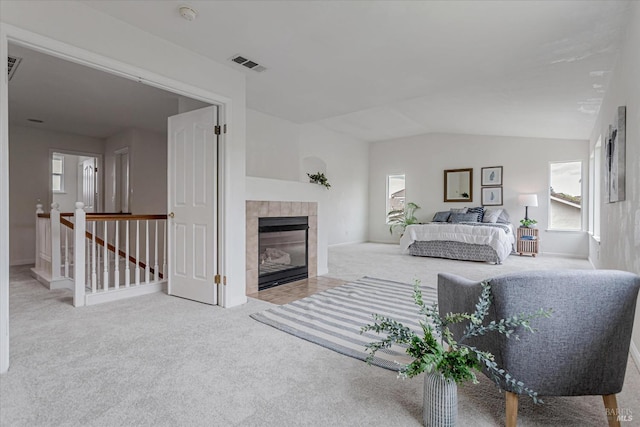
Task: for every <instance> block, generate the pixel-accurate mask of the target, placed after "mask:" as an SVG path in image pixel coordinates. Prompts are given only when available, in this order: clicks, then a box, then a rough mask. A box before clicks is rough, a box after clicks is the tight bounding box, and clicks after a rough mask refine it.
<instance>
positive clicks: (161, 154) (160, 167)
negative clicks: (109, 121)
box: [105, 129, 167, 215]
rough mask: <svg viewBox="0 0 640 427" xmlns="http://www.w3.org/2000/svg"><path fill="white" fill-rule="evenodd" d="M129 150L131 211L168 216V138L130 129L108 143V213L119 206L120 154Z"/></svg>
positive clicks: (106, 149)
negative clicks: (117, 191) (121, 151)
mask: <svg viewBox="0 0 640 427" xmlns="http://www.w3.org/2000/svg"><path fill="white" fill-rule="evenodd" d="M125 147H127V148H128V149H129V188H130V194H129V210H130V212H131V213H132V214H134V215H142V214H164V213H167V135H166V134H165V133H160V132H151V131H148V130H144V129H127V130H126V131H124V132H121V133H119V134H117V135H113V136H111V137H109V138H107V139H106V142H105V175H106V178H105V181H106V184H105V199H106V200H107V204H106V206H107V207H106V209H105V211H107V212H113V210H114V207H115V196H116V192H115V187H114V185H115V172H116V168H115V158H116V154H115V153H116V151H118V150H121V149H123V148H125Z"/></svg>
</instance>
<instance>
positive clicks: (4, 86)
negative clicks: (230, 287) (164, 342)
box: [0, 22, 233, 374]
mask: <svg viewBox="0 0 640 427" xmlns="http://www.w3.org/2000/svg"><path fill="white" fill-rule="evenodd" d="M9 43H11V44H15V45H18V46H22V47H26V48H28V49H32V50H35V51H38V52H41V53H44V54H47V55H51V56H54V57H57V58H60V59H64V60H66V61H69V62H73V63H76V64H80V65H84V66H87V67H90V68H93V69H96V70H100V71H104V72H107V73H109V74H113V75H116V76H120V77H123V78H126V79H128V80H134V81H137V82H139V83H143V84H147V85H149V86H153V87H155V88H158V89H162V90H166V91H168V92H172V93H175V94H177V95H182V96H186V97H188V98H193V99H196V100H199V101H202V102H206V103H208V104H212V105H216V106H218V118H219V123H223V124H226V125H227V126H228V127H229V128H233V126H232V120H231V119H232V117H231V116H232V115H231V111H232V102H231V99H230V98H228V97H225V96H222V95H219V94H217V93H214V92H211V91H209V90H206V89H202V88H200V87H197V86H192V85H190V84H187V83H184V82H181V81H179V80H175V79H172V78H169V77H166V76H163V75H161V74H157V73H155V72H153V71H149V70H147V69H145V68H140V67H136V66H132V65H129V64H126V63H124V62H120V61H118V60H115V59H112V58H109V57H106V56H103V55H101V54H98V53H95V52H92V51H88V50H85V49H81V48H78V47H75V46H73V45H70V44H67V43H65V42H61V41H59V40H56V39H53V38H50V37H47V36H42V35H40V34H36V33H33V32H31V31H28V30H24V29H22V28H19V27H16V26H13V25H10V24H6V23H4V22H0V57H3V58H6V57H7V55H8V52H9ZM0 64H1V67H0V73H3V75H4V78H2V81H1V82H0V234H1V235H3V236H9V172H8V170H9V111H8V108H9V81H8V78H7V73H8V70H7V61H0ZM231 141H232V135H231V134H226V133H222V134H221V135H218V150H219V151H218V154H219V157H218V201H219V208H218V224H217V226H218V230H219V235H218V248H219V250H218V268H219V271H218V274H220V275H225V274H226V273H225V267H226V265H227V260H226V257H225V252H226V251H225V248H226V247H227V245H228V241H227V238H226V233H225V227H224V226H223V225H224V224H226V215H225V206H227V199H228V197H229V196H228V190H227V189H228V188H230V183H228V182H227V181H228V180H227V175H228V169H227V165H226V158H227V156H228V152H229V149H228V145H229V144H230V143H231ZM218 301H219V304H221V305H222V306H226V305H227V302H226V292H225V289H224V286H218ZM9 345H10V342H9V239H8V238H3V239H0V374H4V373H6V372H7V371H8V370H9Z"/></svg>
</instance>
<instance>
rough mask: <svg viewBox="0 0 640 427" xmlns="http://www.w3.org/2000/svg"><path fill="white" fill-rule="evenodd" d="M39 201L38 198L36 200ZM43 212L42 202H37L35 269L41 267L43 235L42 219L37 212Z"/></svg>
mask: <svg viewBox="0 0 640 427" xmlns="http://www.w3.org/2000/svg"><path fill="white" fill-rule="evenodd" d="M38 201H40V200H38ZM41 213H44V210H42V203H38V204H37V205H36V270H38V271H40V270H41V269H42V254H41V252H42V245H44V240H43V238H42V237H43V235H42V231H43V228H42V221H41V219H40V217H38V214H41Z"/></svg>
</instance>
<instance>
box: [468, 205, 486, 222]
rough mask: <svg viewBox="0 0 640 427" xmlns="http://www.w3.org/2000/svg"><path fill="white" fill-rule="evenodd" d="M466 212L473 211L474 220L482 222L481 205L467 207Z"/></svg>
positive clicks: (482, 209)
mask: <svg viewBox="0 0 640 427" xmlns="http://www.w3.org/2000/svg"><path fill="white" fill-rule="evenodd" d="M467 213H473V214H476V218H477V219H476V220H475V221H477V222H482V217H483V216H484V208H483V207H482V206H478V207H475V208H469V209H467Z"/></svg>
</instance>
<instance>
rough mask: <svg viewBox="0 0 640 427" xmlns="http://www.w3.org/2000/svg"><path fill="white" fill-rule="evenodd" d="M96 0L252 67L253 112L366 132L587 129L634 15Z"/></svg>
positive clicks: (151, 28)
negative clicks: (183, 12) (257, 67)
mask: <svg viewBox="0 0 640 427" xmlns="http://www.w3.org/2000/svg"><path fill="white" fill-rule="evenodd" d="M83 3H85V4H86V5H88V6H89V7H91V8H94V9H96V10H99V11H101V12H103V13H106V14H108V15H111V16H113V17H115V18H117V19H120V20H123V21H125V22H127V23H129V24H131V25H133V26H136V27H139V28H140V29H142V30H144V31H147V32H149V33H151V34H154V35H156V36H158V37H161V38H163V39H166V40H169V41H171V42H173V43H175V44H177V45H180V46H183V47H184V48H186V49H190V50H192V51H195V52H197V53H199V54H201V55H204V56H206V57H208V58H211V59H212V60H214V61H218V62H220V63H224V64H226V65H228V66H230V67H234V68H236V69H238V70H240V71H241V72H243V73H245V74H246V78H247V105H248V107H249V108H252V109H255V110H258V111H261V112H264V113H267V114H270V115H273V116H276V117H280V118H283V119H287V120H290V121H292V122H295V123H319V124H321V125H323V126H326V127H327V128H330V129H333V130H336V131H339V132H342V133H346V134H349V135H352V136H354V137H356V138H359V139H363V140H366V141H375V140H383V139H391V138H396V137H402V136H408V135H415V134H420V133H427V132H447V133H467V134H484V135H512V136H530V137H543V138H544V137H548V138H571V139H587V138H588V137H589V136H590V133H591V130H592V129H593V126H594V122H595V119H596V116H597V113H598V109H599V106H600V103H601V101H602V98H603V95H604V92H605V90H606V87H607V83H608V78H609V75H610V71H611V70H612V67H613V66H614V64H615V61H616V58H617V53H618V51H619V49H620V46H621V43H622V41H623V39H624V33H625V27H626V25H627V24H628V22H627V19H626V14H625V12H626V11H627V8H628V2H626V1H188V2H186V3H185V2H183V1H173V0H170V1H146V0H144V1H126V2H121V1H117V2H115V1H102V0H97V1H96V0H89V1H83ZM184 4H188V5H189V6H190V7H192V8H193V9H195V10H196V11H197V12H198V16H197V18H196V19H195V20H193V21H187V20H185V19H183V18H182V17H181V16H180V14H179V12H178V9H179V6H182V5H184ZM236 54H241V55H243V56H245V57H247V58H250V59H252V60H254V61H256V62H259V63H260V64H261V65H263V66H265V67H267V70H266V71H263V72H261V73H258V72H255V71H252V70H249V69H246V68H244V67H242V66H240V65H238V64H235V63H233V62H231V61H230V60H229V59H230V58H231V57H233V56H234V55H236Z"/></svg>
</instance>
